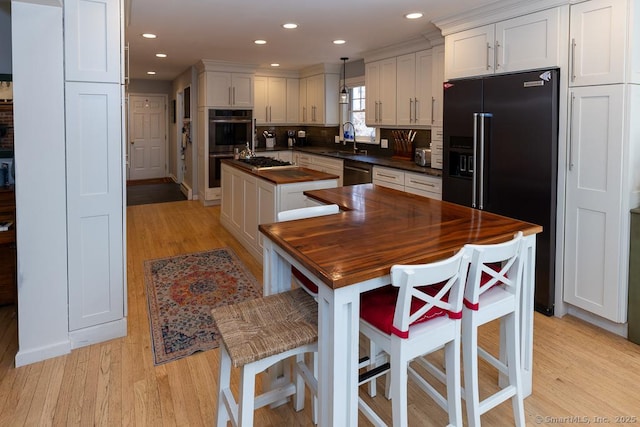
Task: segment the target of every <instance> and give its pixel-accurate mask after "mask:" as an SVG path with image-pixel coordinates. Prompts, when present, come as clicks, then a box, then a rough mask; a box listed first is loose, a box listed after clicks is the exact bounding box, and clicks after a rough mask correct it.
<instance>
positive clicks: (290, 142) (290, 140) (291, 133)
mask: <svg viewBox="0 0 640 427" xmlns="http://www.w3.org/2000/svg"><path fill="white" fill-rule="evenodd" d="M295 137H296V131H295V130H288V131H287V147H289V148H291V147H293V146H294V145H296V138H295Z"/></svg>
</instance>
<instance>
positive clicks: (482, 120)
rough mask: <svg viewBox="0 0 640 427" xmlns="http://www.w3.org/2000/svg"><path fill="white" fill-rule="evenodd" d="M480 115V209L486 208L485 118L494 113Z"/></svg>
mask: <svg viewBox="0 0 640 427" xmlns="http://www.w3.org/2000/svg"><path fill="white" fill-rule="evenodd" d="M479 117H480V172H479V173H480V186H479V187H480V188H479V190H480V191H479V193H480V197H479V198H478V199H479V203H478V205H479V206H478V209H480V210H484V142H485V138H484V136H485V119H487V118H491V117H493V114H491V113H480V114H479ZM473 161H474V162H475V161H476V160H475V153H474V159H473ZM474 169H475V167H474ZM474 176H475V172H474Z"/></svg>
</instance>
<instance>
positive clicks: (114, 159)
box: [65, 82, 125, 330]
mask: <svg viewBox="0 0 640 427" xmlns="http://www.w3.org/2000/svg"><path fill="white" fill-rule="evenodd" d="M65 105H66V111H65V113H66V119H65V121H66V153H67V164H66V171H67V219H68V221H67V235H68V237H67V240H68V258H69V328H70V330H78V329H82V328H86V327H90V326H96V325H99V324H103V323H107V322H112V321H115V320H119V319H121V318H123V317H124V289H125V285H124V270H123V265H124V260H123V254H124V252H123V251H124V242H123V236H122V230H123V224H124V222H123V211H122V200H123V194H122V192H123V171H122V167H123V164H122V162H123V155H122V133H121V132H122V111H121V92H120V85H119V84H117V83H74V82H67V84H66V90H65Z"/></svg>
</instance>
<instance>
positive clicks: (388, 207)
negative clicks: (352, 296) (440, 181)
mask: <svg viewBox="0 0 640 427" xmlns="http://www.w3.org/2000/svg"><path fill="white" fill-rule="evenodd" d="M305 194H306V195H307V196H308V197H310V198H313V199H316V200H318V201H321V202H323V203H327V204H333V203H335V204H337V205H339V206H340V208H341V210H342V211H341V212H340V213H338V214H334V215H328V216H322V217H316V218H309V219H304V220H299V221H289V222H281V223H274V224H262V225H260V226H259V229H260V231H261V232H262V233H263V234H264V235H265V236H266V237H267V238H269V240H271V241H272V242H273V243H274V244H276V245H278V246H279V247H281V248H283V249H284V250H285V251H286V252H287V253H288V254H289V255H291V256H292V257H293V258H294V259H296V260H297V261H299V262H300V263H301V264H302V265H303V266H304V267H305V268H307V269H308V270H309V271H310V272H312V273H313V274H314V275H315V276H317V277H318V278H320V280H322V281H323V282H324V283H326V284H327V285H328V286H329V287H331V288H333V289H337V288H340V287H343V286H347V285H349V284H351V283H358V282H363V281H365V280H369V279H373V278H376V277H380V276H383V275H385V274H388V273H389V270H390V269H391V266H392V265H394V264H421V263H428V262H433V261H436V260H439V259H444V258H446V257H449V256H451V255H453V254H454V253H456V252H457V251H458V250H459V249H460V248H462V247H463V246H464V245H465V244H467V243H480V244H487V243H499V242H504V241H507V240H509V239H511V238H512V237H513V235H514V234H515V233H516V232H518V231H522V232H523V233H524V234H525V235H531V234H536V233H539V232H541V231H542V227H540V226H538V225H535V224H531V223H527V222H523V221H518V220H515V219H511V218H507V217H504V216H500V215H495V214H492V213H489V212H485V211H479V210H476V209H470V208H467V207H464V206H460V205H456V204H453V203H448V202H442V201H438V200H434V199H430V198H426V197H420V196H416V195H412V194H409V193H405V192H402V191H396V190H392V189H389V188H384V187H380V186H376V185H373V184H361V185H354V186H348V187H337V188H331V189H325V190H314V191H307V192H305Z"/></svg>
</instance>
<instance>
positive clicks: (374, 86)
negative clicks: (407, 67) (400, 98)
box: [365, 57, 397, 126]
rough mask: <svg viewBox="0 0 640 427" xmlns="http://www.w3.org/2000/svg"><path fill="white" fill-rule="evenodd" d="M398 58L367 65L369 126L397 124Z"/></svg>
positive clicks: (366, 81) (366, 83)
mask: <svg viewBox="0 0 640 427" xmlns="http://www.w3.org/2000/svg"><path fill="white" fill-rule="evenodd" d="M396 72H397V71H396V58H395V57H394V58H388V59H383V60H380V61H374V62H369V63H367V64H366V65H365V86H366V88H367V97H366V103H367V105H366V107H367V112H368V113H367V125H368V126H380V125H395V124H396Z"/></svg>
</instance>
